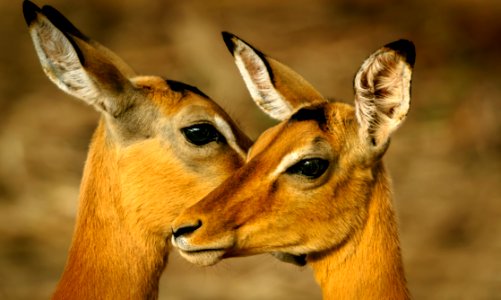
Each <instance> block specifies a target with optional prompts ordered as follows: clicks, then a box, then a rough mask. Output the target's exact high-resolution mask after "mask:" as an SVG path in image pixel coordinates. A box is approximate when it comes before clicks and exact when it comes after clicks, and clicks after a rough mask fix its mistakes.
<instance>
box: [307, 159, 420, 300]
mask: <svg viewBox="0 0 501 300" xmlns="http://www.w3.org/2000/svg"><path fill="white" fill-rule="evenodd" d="M376 172H377V173H378V174H377V175H376V182H375V184H374V186H373V188H372V190H371V193H370V194H369V196H368V197H369V199H368V218H367V220H366V223H365V224H364V226H363V227H362V228H360V229H359V232H356V233H355V234H353V235H352V236H351V237H350V238H349V240H348V241H347V242H346V243H345V244H343V245H342V246H340V247H339V248H336V249H332V250H329V251H326V252H323V253H321V254H313V255H309V256H308V263H309V264H310V265H311V267H312V269H313V271H314V273H315V277H316V280H317V282H318V283H319V284H320V286H321V289H322V294H323V299H324V300H330V299H409V298H410V296H409V292H408V290H407V287H406V280H405V275H404V269H403V263H402V257H401V252H400V245H399V239H398V229H397V224H396V220H395V213H394V211H393V208H392V197H391V188H390V180H389V179H388V178H387V176H386V173H385V170H384V167H383V166H382V164H381V166H379V167H377V170H376Z"/></svg>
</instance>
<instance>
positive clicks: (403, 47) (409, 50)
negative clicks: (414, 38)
mask: <svg viewBox="0 0 501 300" xmlns="http://www.w3.org/2000/svg"><path fill="white" fill-rule="evenodd" d="M385 47H386V48H389V49H392V50H394V51H396V52H397V53H398V54H400V55H402V56H403V57H405V60H406V62H407V63H408V64H409V65H410V66H411V67H413V66H414V62H415V61H416V47H415V46H414V43H413V42H411V41H409V40H404V39H402V40H398V41H395V42H392V43H389V44H387V45H386V46H385Z"/></svg>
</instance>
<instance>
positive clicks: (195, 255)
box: [179, 249, 225, 267]
mask: <svg viewBox="0 0 501 300" xmlns="http://www.w3.org/2000/svg"><path fill="white" fill-rule="evenodd" d="M224 253H225V250H223V249H207V250H196V251H185V250H181V249H179V254H181V257H183V258H184V259H186V260H187V261H189V262H190V263H192V264H195V265H198V266H201V267H207V266H212V265H215V264H216V263H218V262H219V261H221V260H222V259H223V255H224Z"/></svg>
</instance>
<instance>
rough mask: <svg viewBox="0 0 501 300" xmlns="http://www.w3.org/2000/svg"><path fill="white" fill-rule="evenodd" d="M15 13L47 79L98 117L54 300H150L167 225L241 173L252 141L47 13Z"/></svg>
mask: <svg viewBox="0 0 501 300" xmlns="http://www.w3.org/2000/svg"><path fill="white" fill-rule="evenodd" d="M23 9H24V14H25V18H26V21H27V23H28V26H29V30H30V34H31V36H32V39H33V42H34V44H35V49H36V51H37V54H38V55H39V59H40V61H41V63H42V66H43V69H44V71H45V73H46V75H47V76H48V77H49V78H50V79H51V80H52V81H53V82H54V83H56V85H58V87H60V88H61V89H63V90H64V91H66V92H67V93H69V94H70V95H73V96H75V97H77V98H79V99H80V100H83V101H84V102H86V103H88V104H90V105H92V106H93V107H94V108H95V109H96V110H98V111H99V112H101V114H102V117H101V120H100V122H99V125H98V128H97V130H96V131H95V133H94V136H93V138H92V142H91V145H90V149H89V153H88V157H87V161H86V164H85V170H84V174H83V178H82V183H81V188H80V198H79V206H78V215H77V220H76V225H75V231H74V234H73V240H72V243H71V247H70V250H69V254H68V259H67V264H66V267H65V270H64V272H63V274H62V277H61V280H60V282H59V284H58V286H57V288H56V291H55V293H54V295H53V299H156V298H157V294H158V281H159V278H160V275H161V273H162V271H163V270H164V268H165V266H166V264H167V258H168V254H169V248H170V243H169V239H170V236H171V222H172V221H173V220H174V218H175V217H176V216H177V214H178V212H180V211H181V209H182V208H184V207H187V206H189V205H191V204H193V203H194V202H196V201H197V200H199V199H201V198H202V197H203V196H205V195H206V194H207V193H208V192H209V191H211V190H212V189H214V188H215V187H217V186H218V185H219V184H220V183H221V182H223V181H224V180H225V179H226V178H227V177H228V176H229V175H231V174H232V173H233V172H234V171H235V170H236V169H237V168H238V167H240V166H241V165H242V164H243V162H244V155H245V152H246V151H247V149H248V148H249V147H250V144H251V142H250V140H249V139H248V138H247V137H246V136H245V135H244V134H243V133H242V132H240V131H239V130H238V128H237V127H236V125H235V124H234V123H233V122H232V120H231V119H230V118H229V116H228V115H227V114H226V113H225V112H224V111H223V110H222V109H221V108H220V107H219V106H218V105H217V104H216V103H214V102H213V101H212V100H210V99H209V98H208V97H207V96H205V95H204V94H202V93H201V92H200V91H198V90H197V89H196V88H194V87H191V86H188V85H186V84H182V83H179V82H174V81H166V80H164V79H162V78H160V77H157V76H135V75H134V74H133V71H132V70H131V69H130V67H128V66H127V65H126V64H125V63H124V62H122V61H121V59H120V58H119V57H118V56H116V55H115V54H113V53H112V52H111V51H109V50H108V49H106V48H104V47H103V46H101V45H99V44H97V43H96V42H95V41H92V40H90V39H89V38H87V37H85V36H83V34H82V33H80V32H78V30H77V29H76V28H74V27H72V26H73V25H71V24H70V23H69V21H67V20H66V19H65V18H64V17H63V16H62V15H60V14H59V13H58V12H57V11H55V10H54V9H53V8H51V7H48V6H44V7H43V8H41V9H40V8H38V7H37V6H36V5H34V4H33V3H31V2H29V1H25V2H24V3H23ZM200 125H204V126H210V127H211V128H212V129H211V130H214V131H217V133H218V134H219V137H221V136H222V137H224V138H218V139H217V140H212V139H210V140H209V141H208V142H207V143H203V144H200V145H199V144H195V143H193V142H192V141H193V140H190V139H189V138H188V135H186V132H185V131H183V130H185V129H186V128H189V127H192V126H200ZM202 138H203V136H202Z"/></svg>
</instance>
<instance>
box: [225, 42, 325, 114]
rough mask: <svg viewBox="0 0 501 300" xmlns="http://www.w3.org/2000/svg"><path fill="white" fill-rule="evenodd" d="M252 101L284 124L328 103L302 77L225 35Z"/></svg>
mask: <svg viewBox="0 0 501 300" xmlns="http://www.w3.org/2000/svg"><path fill="white" fill-rule="evenodd" d="M222 35H223V40H224V42H225V44H226V46H227V47H228V50H229V51H230V52H231V54H232V55H233V57H234V58H235V63H236V65H237V67H238V70H239V71H240V74H241V75H242V78H243V79H244V82H245V84H246V86H247V89H248V90H249V92H250V94H251V97H252V99H253V100H254V102H255V103H256V104H257V105H258V107H259V108H261V110H263V111H264V112H265V113H266V114H268V115H269V116H270V117H272V118H274V119H277V120H285V119H287V118H288V117H290V116H291V115H292V114H293V113H294V112H295V111H297V110H299V109H300V108H301V107H305V106H310V105H315V104H319V103H323V102H326V100H325V99H324V98H323V97H322V95H321V94H320V93H319V92H317V90H316V89H315V88H313V86H311V84H309V83H308V82H307V81H306V80H305V79H304V78H303V77H301V76H300V75H299V74H297V73H296V72H294V71H293V70H291V69H290V68H288V67H287V66H285V65H283V64H282V63H279V62H278V61H276V60H274V59H272V58H270V57H267V56H266V55H264V54H263V53H262V52H260V51H259V50H256V49H255V48H254V47H252V46H251V45H250V44H248V43H246V42H245V41H243V40H242V39H240V38H238V37H237V36H235V35H233V34H231V33H228V32H223V33H222Z"/></svg>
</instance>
